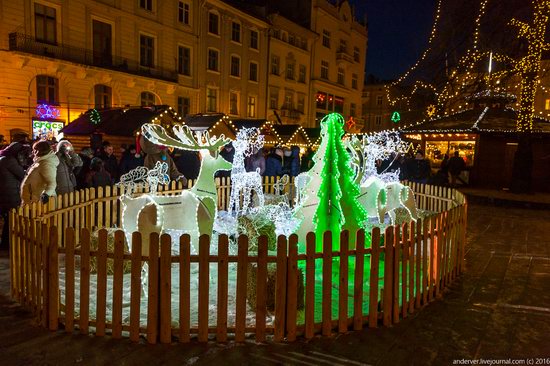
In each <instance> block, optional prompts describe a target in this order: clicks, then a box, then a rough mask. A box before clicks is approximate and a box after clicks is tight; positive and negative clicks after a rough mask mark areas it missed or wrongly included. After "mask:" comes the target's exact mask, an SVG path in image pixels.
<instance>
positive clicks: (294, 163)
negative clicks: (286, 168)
mask: <svg viewBox="0 0 550 366" xmlns="http://www.w3.org/2000/svg"><path fill="white" fill-rule="evenodd" d="M298 174H300V148H299V147H298V146H292V147H291V148H290V176H291V177H295V176H297V175H298Z"/></svg>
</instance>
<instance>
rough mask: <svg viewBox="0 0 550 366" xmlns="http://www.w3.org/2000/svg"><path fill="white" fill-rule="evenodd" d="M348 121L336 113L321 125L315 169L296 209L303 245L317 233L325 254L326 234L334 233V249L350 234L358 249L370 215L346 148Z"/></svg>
mask: <svg viewBox="0 0 550 366" xmlns="http://www.w3.org/2000/svg"><path fill="white" fill-rule="evenodd" d="M343 135H344V119H343V118H342V116H341V115H339V114H338V113H332V114H329V115H327V116H325V117H324V118H323V120H322V121H321V138H322V141H321V145H320V146H319V149H318V150H317V152H316V153H315V155H314V156H313V162H314V165H313V167H312V168H311V170H310V171H309V172H308V173H307V174H308V175H309V181H308V183H307V184H306V186H305V188H304V190H303V198H302V200H301V202H300V204H299V206H298V207H297V208H296V211H295V215H296V217H298V218H300V219H302V223H301V225H300V227H299V228H298V230H297V234H298V236H299V238H300V242H301V243H303V242H305V237H306V234H307V233H308V232H310V231H311V232H315V234H316V237H317V245H316V246H317V250H318V251H321V250H322V238H323V234H324V232H325V231H327V230H330V231H331V232H332V239H333V244H332V245H333V247H334V248H339V238H340V232H341V231H342V230H349V231H350V243H351V245H352V246H354V245H355V241H354V238H355V233H356V232H357V230H359V229H360V228H362V227H363V224H364V222H365V221H366V220H367V214H366V211H365V210H364V209H363V207H362V206H361V204H360V203H359V202H358V200H357V196H358V195H359V193H360V188H359V186H358V185H357V183H356V182H355V180H354V172H353V169H352V167H351V164H350V156H349V153H348V152H347V151H346V148H345V147H344V145H343V144H342V136H343Z"/></svg>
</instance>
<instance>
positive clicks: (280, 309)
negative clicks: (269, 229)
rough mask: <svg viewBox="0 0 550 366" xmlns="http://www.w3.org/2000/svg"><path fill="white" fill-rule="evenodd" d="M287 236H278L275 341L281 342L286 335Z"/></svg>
mask: <svg viewBox="0 0 550 366" xmlns="http://www.w3.org/2000/svg"><path fill="white" fill-rule="evenodd" d="M286 247H287V243H286V237H285V236H283V235H279V237H278V238H277V269H276V277H277V279H276V281H275V322H274V328H275V329H274V336H273V340H274V341H275V342H281V341H282V340H283V338H284V336H285V325H286V321H285V319H286V318H285V308H286V285H287V283H286V263H287V256H286Z"/></svg>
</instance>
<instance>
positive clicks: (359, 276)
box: [353, 229, 378, 330]
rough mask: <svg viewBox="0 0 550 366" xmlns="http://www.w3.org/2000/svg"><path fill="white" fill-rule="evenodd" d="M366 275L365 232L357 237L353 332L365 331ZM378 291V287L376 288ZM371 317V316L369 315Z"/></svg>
mask: <svg viewBox="0 0 550 366" xmlns="http://www.w3.org/2000/svg"><path fill="white" fill-rule="evenodd" d="M364 273H365V230H363V229H361V230H359V231H357V234H356V236H355V273H354V278H353V330H361V329H363V298H364V294H363V292H364V286H363V279H364ZM376 289H377V291H378V286H377V287H376ZM369 316H370V314H369Z"/></svg>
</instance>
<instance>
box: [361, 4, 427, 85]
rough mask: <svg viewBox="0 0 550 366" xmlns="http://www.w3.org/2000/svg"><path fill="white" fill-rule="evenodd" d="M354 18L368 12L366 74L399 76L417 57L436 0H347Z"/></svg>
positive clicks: (421, 47)
mask: <svg viewBox="0 0 550 366" xmlns="http://www.w3.org/2000/svg"><path fill="white" fill-rule="evenodd" d="M350 3H351V4H353V5H355V11H356V17H357V18H358V19H363V14H365V13H366V14H367V21H368V24H369V43H368V49H367V67H366V71H367V75H369V74H373V75H374V76H376V77H378V78H380V79H383V80H391V79H396V78H398V77H399V76H400V75H401V74H403V73H404V72H405V71H407V69H408V68H409V67H410V66H412V65H413V64H414V63H415V62H416V60H417V59H418V58H419V57H420V55H421V54H422V52H423V51H424V49H425V48H426V45H427V44H428V39H429V35H430V30H431V27H432V24H433V20H434V14H435V6H436V0H350Z"/></svg>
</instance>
